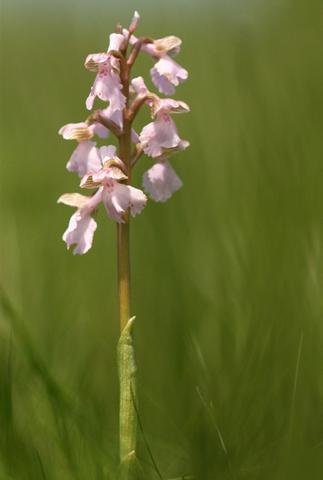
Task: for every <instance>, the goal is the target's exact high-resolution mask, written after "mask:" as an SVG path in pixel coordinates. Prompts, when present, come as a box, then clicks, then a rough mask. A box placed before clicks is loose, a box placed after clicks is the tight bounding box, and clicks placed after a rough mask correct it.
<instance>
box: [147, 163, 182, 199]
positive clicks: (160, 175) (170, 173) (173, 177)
mask: <svg viewBox="0 0 323 480" xmlns="http://www.w3.org/2000/svg"><path fill="white" fill-rule="evenodd" d="M143 185H144V189H145V191H146V192H147V193H149V195H150V196H151V198H153V199H154V200H155V201H156V202H166V200H168V199H169V198H170V197H171V196H172V195H173V193H174V192H176V191H177V190H178V189H179V188H181V187H182V185H183V183H182V181H181V179H180V178H179V177H178V176H177V174H176V172H175V170H174V169H173V167H172V166H171V165H170V163H169V162H167V161H165V162H157V163H155V165H154V166H153V167H151V168H150V169H149V170H147V172H145V173H144V177H143Z"/></svg>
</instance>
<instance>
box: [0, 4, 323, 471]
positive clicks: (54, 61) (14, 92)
mask: <svg viewBox="0 0 323 480" xmlns="http://www.w3.org/2000/svg"><path fill="white" fill-rule="evenodd" d="M134 8H137V9H138V10H139V11H140V13H141V15H142V21H141V24H140V28H139V33H140V34H144V35H148V36H154V37H161V36H164V35H169V34H175V35H178V36H179V37H181V38H182V39H183V48H182V52H181V54H180V56H179V57H178V61H179V63H181V64H182V65H183V66H185V67H186V68H187V69H188V70H189V72H190V78H189V80H188V81H187V82H186V83H185V84H184V85H182V86H180V87H179V88H178V89H177V93H176V98H178V99H181V100H185V101H187V102H188V103H189V104H190V106H191V109H192V113H191V114H189V115H186V116H181V117H180V118H178V117H176V119H178V125H179V130H180V133H181V136H182V137H183V138H186V139H188V140H190V142H191V147H190V149H189V150H187V151H186V152H182V153H179V154H178V155H177V156H176V157H174V160H173V164H174V166H175V168H176V170H177V172H178V173H179V175H180V176H181V177H182V179H183V181H184V188H183V189H182V190H181V191H179V192H178V193H176V194H175V195H174V197H173V198H172V199H171V200H170V201H169V202H167V203H166V204H164V205H160V204H156V203H153V202H150V203H149V205H148V206H147V208H146V209H145V211H144V213H143V214H142V215H141V216H139V217H138V218H137V219H136V220H135V221H134V222H133V224H132V272H133V312H134V313H135V314H136V315H137V326H136V349H137V359H138V367H139V388H140V417H141V423H142V429H143V432H139V457H140V459H141V462H142V465H143V468H144V470H145V472H146V478H149V479H157V478H162V479H164V480H166V479H170V478H186V477H183V475H190V476H193V477H194V478H195V479H198V480H209V479H210V480H213V479H217V480H219V479H221V480H226V479H227V480H231V479H232V480H238V479H239V480H240V479H241V480H242V479H248V480H253V479H259V480H267V479H268V480H269V479H270V480H273V479H275V480H276V479H277V480H290V479H291V480H293V479H304V480H305V479H306V480H307V479H309V480H316V479H319V478H322V473H323V342H322V340H323V188H322V181H323V143H322V128H323V121H322V113H323V90H322V85H323V64H322V48H323V31H322V25H323V23H322V2H321V1H320V0H307V1H305V0H279V1H278V0H267V1H256V0H254V1H247V0H244V1H243V0H240V1H238V0H230V1H226V2H225V1H224V0H222V1H207V0H201V1H195V0H194V1H188V0H186V1H179V0H176V1H175V0H174V1H172V2H170V1H164V2H157V1H155V0H153V1H149V2H148V0H146V1H144V0H137V1H136V2H126V1H123V2H115V1H108V0H107V1H99V0H95V1H91V2H86V1H76V0H67V1H62V0H53V1H42V2H40V1H36V0H28V1H27V0H26V1H24V0H2V2H1V20H0V21H1V71H2V73H1V165H0V168H1V170H0V175H1V177H0V178H1V191H0V219H1V235H0V283H1V286H2V288H3V289H4V291H5V294H4V293H2V297H1V298H2V300H1V302H2V308H1V309H0V479H1V480H9V479H15V480H25V479H26V480H27V479H28V480H45V479H46V480H65V479H66V480H72V479H73V480H74V479H77V480H91V479H93V480H94V479H95V480H107V479H114V478H115V471H116V465H117V443H116V439H117V429H118V381H117V369H116V353H115V347H116V343H117V339H118V320H117V302H116V282H115V279H116V259H115V226H114V225H113V223H112V221H110V220H107V219H106V216H105V214H104V212H100V214H99V221H98V224H99V225H98V230H97V232H96V235H95V242H94V246H93V248H92V250H91V251H90V252H89V253H88V254H87V255H86V256H84V257H74V256H73V255H72V253H71V252H68V251H67V250H66V248H65V245H64V244H63V242H62V240H61V235H62V232H63V231H64V230H65V228H66V225H67V222H68V219H69V217H70V215H71V209H70V208H68V207H64V206H61V205H56V204H55V202H56V199H57V198H58V197H59V195H61V194H62V193H64V192H72V191H77V185H78V179H77V178H76V176H74V175H73V174H70V173H68V172H67V171H66V170H65V164H66V162H67V160H68V158H69V156H70V154H71V153H72V151H73V148H74V144H73V142H64V141H62V139H61V138H60V137H59V136H58V135H57V131H58V129H59V128H60V127H61V126H62V125H64V124H66V123H68V122H72V121H75V122H77V121H81V120H83V119H84V118H85V117H86V115H87V112H86V109H85V104H84V102H85V98H86V96H87V94H88V91H89V88H90V85H91V82H92V81H93V75H92V74H91V73H89V72H86V71H85V70H84V68H83V61H84V58H85V56H86V55H87V54H88V53H91V52H97V51H102V50H104V49H105V48H106V46H107V39H108V34H109V33H110V32H111V31H113V29H114V26H115V23H116V22H117V21H120V22H121V23H123V24H124V25H127V24H128V22H129V20H130V18H131V16H132V13H133V10H134ZM150 66H151V62H150V60H149V59H147V58H146V59H143V60H142V61H141V62H139V65H138V68H137V69H136V74H141V75H142V74H143V75H144V77H145V78H146V79H147V80H148V79H149V75H148V69H149V67H150ZM148 83H149V85H151V83H150V82H148ZM144 120H145V121H147V120H148V117H145V118H143V119H142V121H144ZM149 165H151V161H150V160H149V159H147V158H146V159H143V160H141V162H140V164H139V165H138V168H137V173H136V175H135V180H136V182H135V183H136V185H140V182H141V175H142V173H143V171H144V170H145V168H147V167H148V166H149ZM12 309H14V310H12ZM146 444H148V445H149V449H150V451H151V453H152V455H153V457H154V459H155V463H156V464H157V466H158V469H159V471H160V475H159V477H158V474H157V472H156V468H155V467H154V466H153V464H152V463H153V462H152V459H151V455H149V452H148V450H147V445H146ZM143 478H144V477H143ZM187 478H188V477H187Z"/></svg>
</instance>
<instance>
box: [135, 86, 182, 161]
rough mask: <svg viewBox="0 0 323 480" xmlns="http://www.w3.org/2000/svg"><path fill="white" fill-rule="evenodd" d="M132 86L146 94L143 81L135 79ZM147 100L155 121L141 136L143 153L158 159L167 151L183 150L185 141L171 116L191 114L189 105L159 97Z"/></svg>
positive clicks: (143, 130)
mask: <svg viewBox="0 0 323 480" xmlns="http://www.w3.org/2000/svg"><path fill="white" fill-rule="evenodd" d="M132 85H133V88H134V89H137V90H138V89H140V91H141V94H144V83H143V80H142V79H141V80H138V79H135V82H133V83H132ZM147 91H148V90H147ZM147 98H148V100H147V102H148V104H149V106H150V108H151V113H152V116H153V118H154V121H153V122H150V123H148V125H146V126H145V127H144V128H143V129H142V131H141V133H140V135H139V140H140V144H141V146H142V149H143V151H144V152H145V153H146V154H147V155H149V156H150V157H152V158H157V157H160V156H162V155H163V154H164V151H165V150H169V149H175V150H177V149H181V147H182V146H183V140H181V138H180V137H179V135H178V133H177V128H176V125H175V122H174V121H173V120H172V118H171V116H170V115H171V114H173V113H184V112H189V107H188V105H187V104H186V103H185V102H180V101H176V100H173V99H170V98H165V99H160V98H159V97H157V95H152V96H149V95H148V97H147Z"/></svg>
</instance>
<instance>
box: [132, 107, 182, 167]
mask: <svg viewBox="0 0 323 480" xmlns="http://www.w3.org/2000/svg"><path fill="white" fill-rule="evenodd" d="M139 139H140V143H141V146H142V148H143V150H144V152H145V153H146V154H147V155H149V156H150V157H153V158H156V157H159V156H160V155H162V154H163V150H164V149H165V148H175V147H177V146H178V145H179V144H180V142H181V139H180V138H179V136H178V134H177V129H176V125H175V123H174V122H173V120H172V119H171V118H170V116H169V115H165V114H164V115H161V116H159V117H158V118H157V119H156V120H155V121H154V122H151V123H149V124H148V125H146V126H145V127H144V128H143V129H142V131H141V133H140V135H139Z"/></svg>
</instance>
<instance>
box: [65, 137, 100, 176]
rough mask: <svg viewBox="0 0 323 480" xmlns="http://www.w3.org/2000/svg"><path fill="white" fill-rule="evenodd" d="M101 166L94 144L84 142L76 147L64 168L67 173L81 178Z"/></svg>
mask: <svg viewBox="0 0 323 480" xmlns="http://www.w3.org/2000/svg"><path fill="white" fill-rule="evenodd" d="M101 166H102V165H101V158H100V155H99V150H98V148H97V147H96V144H95V142H91V141H90V140H86V141H84V142H81V143H79V145H78V146H77V147H76V149H75V150H74V152H73V153H72V156H71V158H70V159H69V161H68V163H67V165H66V168H67V170H68V171H69V172H76V173H78V174H79V176H80V177H83V176H84V175H85V174H86V173H88V172H96V171H97V170H99V169H100V168H101Z"/></svg>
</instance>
